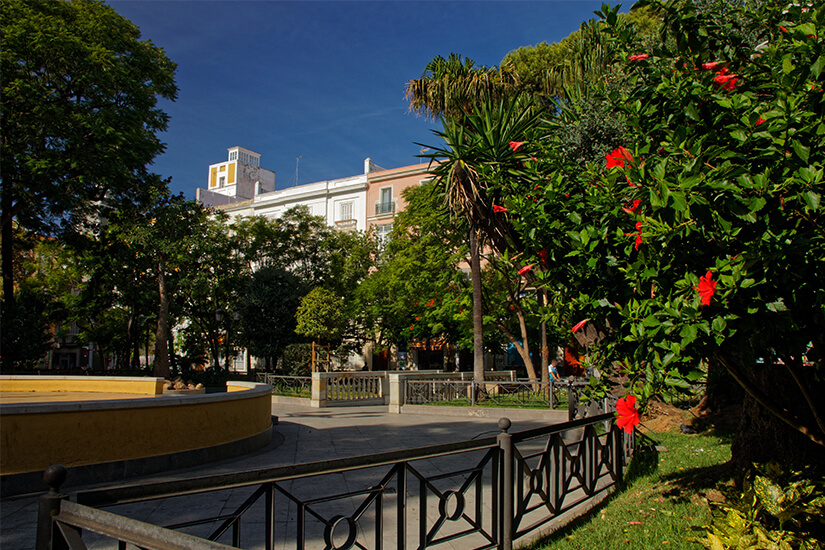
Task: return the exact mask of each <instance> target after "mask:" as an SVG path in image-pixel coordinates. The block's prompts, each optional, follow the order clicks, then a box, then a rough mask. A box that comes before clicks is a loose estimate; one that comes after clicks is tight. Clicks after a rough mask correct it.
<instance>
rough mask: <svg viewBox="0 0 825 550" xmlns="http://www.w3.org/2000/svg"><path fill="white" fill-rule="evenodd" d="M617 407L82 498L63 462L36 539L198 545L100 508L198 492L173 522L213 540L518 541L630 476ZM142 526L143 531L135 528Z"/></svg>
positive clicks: (397, 544)
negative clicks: (228, 492) (68, 484)
mask: <svg viewBox="0 0 825 550" xmlns="http://www.w3.org/2000/svg"><path fill="white" fill-rule="evenodd" d="M612 419H613V415H612V414H605V415H600V416H596V417H592V418H587V419H583V420H578V421H575V422H568V423H565V424H561V425H556V426H550V427H547V428H540V429H534V430H529V431H525V432H520V433H515V434H509V433H508V430H509V428H510V421H509V420H507V419H502V420H500V421H499V427H500V428H501V433H500V434H499V435H498V436H497V437H488V438H485V439H478V440H471V441H461V442H457V443H451V444H446V445H437V446H431V447H422V448H418V449H411V450H405V451H395V452H389V453H381V454H375V455H369V456H363V457H355V458H347V459H338V460H332V461H326V462H315V463H310V464H297V465H292V466H287V467H280V468H271V469H265V470H255V471H242V472H236V473H232V474H223V475H218V476H211V477H204V478H190V479H182V480H176V481H171V482H169V481H167V482H162V483H160V482H159V483H149V484H147V483H143V484H133V485H122V486H119V487H109V488H103V489H98V490H92V491H84V492H80V493H77V494H76V495H75V497H74V498H75V500H76V503H73V502H69V503H67V504H66V505H65V506H64V505H63V503H64V499H66V498H67V497H66V496H64V495H60V494H59V487H60V484H61V483H62V482H63V480H65V470H63V474H64V475H63V476H62V477H61V476H60V475H55V476H52V477H50V478H47V482H49V484H50V485H51V486H52V491H51V492H50V493H49V494H48V495H46V496H44V497H43V499H42V500H41V510H40V514H39V517H38V540H37V549H38V550H41V549H43V550H45V549H46V548H58V547H60V548H62V547H71V548H83V547H85V546H82V545H83V544H84V543H83V541H82V540H81V536H82V535H85V533H86V531H87V530H91V531H92V532H94V533H99V534H101V535H105V536H106V537H110V538H112V539H115V540H117V541H120V544H119V548H125V547H126V545H125V543H126V542H132V543H134V544H138V545H139V546H140V547H142V548H147V549H153V548H191V547H195V546H191V545H190V546H185V545H183V544H184V543H187V544H188V543H189V542H190V541H188V539H187V540H184V539H183V538H182V539H181V545H180V546H175V545H172V544H169V542H170V540H171V539H164V538H163V534H164V533H166V532H167V531H164V530H163V529H162V528H160V527H157V526H153V525H147V524H142V523H140V522H138V521H136V520H134V519H130V518H126V517H123V516H122V515H115V514H112V513H109V512H107V513H103V512H100V511H99V510H97V509H96V508H99V507H112V506H117V507H121V506H125V508H126V509H127V510H128V509H129V504H130V503H139V502H142V501H146V500H153V499H161V498H163V499H170V501H169V502H170V504H169V507H168V509H169V510H179V511H180V510H182V508H180V507H178V506H175V505H174V504H173V501H174V500H175V499H176V498H186V496H189V495H198V499H197V502H198V507H197V508H198V509H197V510H196V511H197V512H200V513H203V514H205V517H202V518H194V519H192V518H187V519H186V521H183V522H179V523H178V524H177V525H173V526H168V528H174V529H182V528H192V527H199V528H200V529H201V531H200V532H199V533H198V534H197V536H200V537H202V540H204V543H203V545H202V546H200V547H203V548H213V547H214V548H218V547H220V546H214V545H212V546H210V545H209V543H207V542H206V541H225V543H229V544H232V547H241V544H243V545H244V547H249V546H252V545H255V546H263V547H264V548H267V549H268V550H269V549H273V548H298V549H305V548H337V549H349V548H360V549H376V550H378V549H381V548H395V549H398V550H404V549H407V548H416V549H424V548H438V547H444V545H446V544H447V543H449V542H452V541H460V544H461V547H462V548H468V549H469V548H476V549H487V548H501V549H503V550H511V548H512V546H513V543H514V541H518V539H521V538H522V537H525V536H530V535H531V534H535V533H536V532H537V531H538V530H539V529H540V528H541V527H543V526H546V525H547V524H548V522H550V521H551V520H552V519H553V518H555V517H557V516H558V515H560V514H561V513H564V512H565V511H568V510H570V509H571V508H573V507H574V506H575V505H576V504H580V503H583V502H585V501H587V500H588V499H592V498H594V497H596V496H598V495H600V494H603V493H604V492H605V491H607V490H609V489H610V488H611V487H613V486H615V484H616V483H617V482H618V481H619V480H620V479H621V477H622V475H623V472H624V469H625V465H626V464H627V461H628V459H629V455H630V450H631V449H632V444H633V440H632V438H627V437H626V436H625V434H624V433H623V432H622V431H620V430H618V429H617V428H616V427H615V426H613V425H612ZM603 423H608V424H609V430H608V431H607V432H606V433H602V434H599V433H598V432H597V429H596V427H597V426H601V425H603ZM574 435H575V436H578V437H575V438H572V439H571V436H574ZM53 468H55V469H56V470H59V469H58V468H56V467H53ZM61 468H62V467H61ZM229 488H231V489H235V490H238V489H241V488H248V490H249V496H248V498H246V500H245V501H244V502H242V503H240V504H239V505H238V504H236V505H235V506H234V508H233V509H232V510H231V511H230V512H229V513H227V512H226V511H225V510H224V505H225V504H226V502H225V500H222V499H221V498H220V491H222V490H225V489H229ZM210 495H212V498H211V499H210ZM210 503H214V506H212V507H211V508H210ZM210 510H214V513H212V512H210ZM84 518H86V519H84ZM89 518H91V519H89ZM242 523H243V525H245V526H246V527H244V529H243V530H242V529H241V525H242ZM255 529H256V530H255ZM81 530H83V531H81ZM136 532H137V533H143V534H144V535H145V536H143V535H142V537H143V538H139V539H135V533H136ZM242 535H243V536H242ZM186 536H187V537H192V536H195V535H186ZM136 540H137V541H138V542H135V541H136ZM525 540H526V539H525Z"/></svg>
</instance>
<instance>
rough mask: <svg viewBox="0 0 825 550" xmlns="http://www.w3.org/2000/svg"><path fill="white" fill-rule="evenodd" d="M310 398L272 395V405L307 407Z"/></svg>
mask: <svg viewBox="0 0 825 550" xmlns="http://www.w3.org/2000/svg"><path fill="white" fill-rule="evenodd" d="M311 401H312V400H311V399H310V398H309V397H289V396H288V395H273V396H272V404H273V405H298V406H301V407H309V406H310V402H311Z"/></svg>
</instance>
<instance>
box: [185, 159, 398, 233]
mask: <svg viewBox="0 0 825 550" xmlns="http://www.w3.org/2000/svg"><path fill="white" fill-rule="evenodd" d="M236 166H237V168H236ZM383 170H384V169H383V168H381V167H380V166H376V165H375V164H373V162H372V161H371V160H370V159H366V160H365V161H364V173H363V174H358V175H355V176H349V177H344V178H338V179H334V180H326V181H319V182H315V183H308V184H305V185H298V186H295V187H289V188H286V189H281V190H278V191H276V190H275V173H274V172H271V171H269V170H266V169H264V168H261V167H260V155H258V154H257V153H253V152H252V151H249V150H248V149H244V148H242V147H233V148H231V149H229V160H228V161H226V162H222V163H218V164H212V165H210V166H209V178H208V186H209V188H208V189H198V190H197V200H198V202H200V203H202V204H203V205H205V206H212V207H216V208H219V209H220V210H223V211H224V212H226V213H227V214H229V215H230V216H231V217H233V218H234V217H238V216H246V217H251V216H263V217H266V218H278V217H280V216H281V215H282V214H283V213H284V212H285V211H287V210H289V209H290V208H292V207H294V206H299V205H301V206H306V207H307V208H309V212H310V214H312V215H313V216H320V217H323V218H324V219H325V220H326V222H327V224H328V225H330V226H333V227H336V228H338V229H340V230H343V231H356V230H357V231H365V230H366V229H367V216H368V214H371V213H368V212H367V187H368V186H367V180H368V177H369V175H370V173H372V172H376V171H383Z"/></svg>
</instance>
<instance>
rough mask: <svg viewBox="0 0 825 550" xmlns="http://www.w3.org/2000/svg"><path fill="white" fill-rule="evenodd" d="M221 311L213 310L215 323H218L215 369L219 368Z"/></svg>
mask: <svg viewBox="0 0 825 550" xmlns="http://www.w3.org/2000/svg"><path fill="white" fill-rule="evenodd" d="M223 315H224V313H223V310H220V309H218V310H215V321H216V322H217V323H218V336H217V338H216V341H215V352H216V353H215V368H216V369H220V368H221V342H220V334H221V323H223Z"/></svg>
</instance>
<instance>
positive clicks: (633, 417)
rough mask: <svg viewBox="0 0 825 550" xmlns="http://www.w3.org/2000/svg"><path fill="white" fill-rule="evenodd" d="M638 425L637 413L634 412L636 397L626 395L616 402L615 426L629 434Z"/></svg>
mask: <svg viewBox="0 0 825 550" xmlns="http://www.w3.org/2000/svg"><path fill="white" fill-rule="evenodd" d="M638 423H639V411H637V410H636V396H635V395H628V396H627V397H622V398H621V399H619V400H618V401H616V426H618V427H619V428H621V429H623V430H624V431H625V432H626V433H631V432H633V428H634V426H636V424H638Z"/></svg>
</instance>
